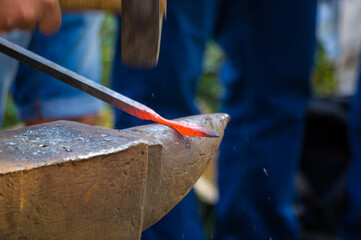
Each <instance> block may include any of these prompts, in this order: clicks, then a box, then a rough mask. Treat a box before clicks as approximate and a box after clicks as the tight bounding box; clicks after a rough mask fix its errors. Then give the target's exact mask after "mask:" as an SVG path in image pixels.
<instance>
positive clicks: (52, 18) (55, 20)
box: [38, 1, 62, 35]
mask: <svg viewBox="0 0 361 240" xmlns="http://www.w3.org/2000/svg"><path fill="white" fill-rule="evenodd" d="M47 4H48V8H46V11H44V15H43V16H42V18H41V19H40V20H39V24H38V28H39V31H40V32H41V33H43V34H45V35H51V34H53V33H55V32H56V31H57V30H58V29H59V28H60V25H61V18H62V15H61V9H60V5H59V2H58V1H55V2H53V1H48V3H47Z"/></svg>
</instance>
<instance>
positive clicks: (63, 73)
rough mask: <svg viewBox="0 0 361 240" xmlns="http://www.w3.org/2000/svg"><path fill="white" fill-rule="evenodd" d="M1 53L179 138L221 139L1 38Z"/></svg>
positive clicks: (193, 124) (214, 134)
mask: <svg viewBox="0 0 361 240" xmlns="http://www.w3.org/2000/svg"><path fill="white" fill-rule="evenodd" d="M0 52H2V53H4V54H6V55H8V56H10V57H12V58H15V59H17V60H19V61H21V62H23V63H25V64H27V65H29V66H31V67H33V68H35V69H38V70H39V71H41V72H44V73H46V74H48V75H50V76H52V77H54V78H56V79H59V80H61V81H63V82H64V83H66V84H69V85H71V86H73V87H75V88H77V89H79V90H81V91H83V92H86V93H88V94H90V95H92V96H94V97H96V98H98V99H100V100H103V101H104V102H107V103H109V104H110V105H112V106H114V107H116V108H118V109H120V110H122V111H124V112H126V113H128V114H130V115H133V116H134V117H137V118H140V119H143V120H151V121H154V122H158V123H161V124H164V125H167V126H170V127H172V128H174V129H175V130H177V131H178V132H179V133H180V134H182V135H184V136H190V137H218V134H217V133H214V132H212V131H209V130H208V129H206V128H203V127H201V126H199V125H197V124H195V123H190V122H185V121H172V120H168V119H165V118H163V117H161V116H160V115H159V114H157V113H156V112H155V111H153V110H152V109H150V108H149V107H147V106H145V105H143V104H141V103H138V102H136V101H134V100H132V99H130V98H128V97H126V96H124V95H121V94H119V93H117V92H115V91H113V90H111V89H109V88H107V87H105V86H102V85H100V84H98V83H96V82H93V81H91V80H89V79H87V78H85V77H83V76H81V75H79V74H77V73H75V72H72V71H70V70H68V69H66V68H64V67H61V66H59V65H57V64H55V63H53V62H51V61H49V60H47V59H45V58H43V57H41V56H39V55H37V54H35V53H33V52H30V51H28V50H26V49H24V48H22V47H20V46H18V45H16V44H14V43H11V42H9V41H7V40H5V39H4V38H1V37H0Z"/></svg>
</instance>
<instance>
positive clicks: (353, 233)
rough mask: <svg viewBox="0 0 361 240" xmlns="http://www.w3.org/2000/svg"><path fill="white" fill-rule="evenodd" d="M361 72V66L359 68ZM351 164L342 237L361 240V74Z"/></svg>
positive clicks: (353, 106) (353, 112) (351, 124)
mask: <svg viewBox="0 0 361 240" xmlns="http://www.w3.org/2000/svg"><path fill="white" fill-rule="evenodd" d="M359 69H360V70H361V65H360V67H359ZM349 142H350V147H351V156H352V158H351V163H350V166H349V172H348V184H347V214H346V215H345V216H344V217H343V219H342V221H341V223H342V227H341V235H342V237H344V239H347V240H359V239H361V174H360V172H361V145H360V143H361V74H359V78H358V87H357V91H356V94H355V96H354V97H353V98H352V101H351V107H350V116H349Z"/></svg>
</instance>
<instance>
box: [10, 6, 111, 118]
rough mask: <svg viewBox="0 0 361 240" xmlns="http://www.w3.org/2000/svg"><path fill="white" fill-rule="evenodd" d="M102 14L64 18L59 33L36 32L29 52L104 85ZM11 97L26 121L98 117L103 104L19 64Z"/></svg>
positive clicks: (86, 14)
mask: <svg viewBox="0 0 361 240" xmlns="http://www.w3.org/2000/svg"><path fill="white" fill-rule="evenodd" d="M102 22H103V15H102V13H98V12H92V13H79V14H70V13H68V14H63V19H62V25H61V27H60V29H59V31H58V32H57V33H56V34H54V35H52V36H44V35H43V34H41V33H39V32H38V31H35V32H34V33H33V35H32V39H31V42H30V44H29V50H31V51H33V52H35V53H37V54H39V55H40V56H42V57H45V58H47V59H49V60H50V61H53V62H55V63H57V64H59V65H61V66H63V67H66V68H68V69H70V70H72V71H74V72H76V73H78V74H80V75H83V76H85V77H87V78H89V79H91V80H93V81H95V82H100V81H101V72H102V68H101V62H100V61H101V55H100V53H101V52H100V37H99V31H100V27H101V24H102ZM12 96H13V99H14V102H15V104H16V106H17V110H18V113H19V117H20V119H21V120H23V121H29V120H30V121H31V120H35V119H62V118H76V117H80V116H85V115H89V114H96V113H98V112H99V111H100V110H101V109H102V108H103V106H104V103H103V102H102V101H100V100H99V99H96V98H94V97H92V96H90V95H88V94H87V93H84V92H82V91H80V90H78V89H76V88H74V87H71V86H69V85H67V84H65V83H63V82H61V81H59V80H57V79H54V78H52V77H50V76H49V75H47V74H44V73H41V72H39V71H37V70H35V69H33V68H31V67H29V66H27V65H24V64H20V66H19V71H18V73H17V76H16V79H15V81H14V83H13V86H12Z"/></svg>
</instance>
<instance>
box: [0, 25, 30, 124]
mask: <svg viewBox="0 0 361 240" xmlns="http://www.w3.org/2000/svg"><path fill="white" fill-rule="evenodd" d="M6 38H7V40H9V41H10V42H13V43H16V44H18V45H20V46H22V47H27V46H28V44H29V42H30V39H31V34H30V33H27V32H21V31H13V32H11V33H10V34H9V35H8V36H7V37H6ZM17 69H18V62H17V61H16V60H15V59H13V58H10V57H8V56H6V55H4V54H2V53H0V129H1V126H2V125H3V121H4V114H5V106H6V97H7V94H8V91H9V89H10V85H11V83H12V82H13V80H14V79H15V76H16V71H17Z"/></svg>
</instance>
